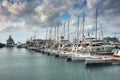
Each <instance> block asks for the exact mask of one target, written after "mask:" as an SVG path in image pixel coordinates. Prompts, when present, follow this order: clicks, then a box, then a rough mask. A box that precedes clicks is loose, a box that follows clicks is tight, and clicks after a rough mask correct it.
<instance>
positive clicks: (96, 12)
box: [95, 8, 98, 40]
mask: <svg viewBox="0 0 120 80" xmlns="http://www.w3.org/2000/svg"><path fill="white" fill-rule="evenodd" d="M97 16H98V9H97V8H96V33H95V37H96V40H97Z"/></svg>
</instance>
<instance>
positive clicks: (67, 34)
mask: <svg viewBox="0 0 120 80" xmlns="http://www.w3.org/2000/svg"><path fill="white" fill-rule="evenodd" d="M67 32H68V34H67V39H68V40H69V20H68V31H67Z"/></svg>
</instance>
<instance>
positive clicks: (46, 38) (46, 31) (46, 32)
mask: <svg viewBox="0 0 120 80" xmlns="http://www.w3.org/2000/svg"><path fill="white" fill-rule="evenodd" d="M47 34H48V30H46V40H47Z"/></svg>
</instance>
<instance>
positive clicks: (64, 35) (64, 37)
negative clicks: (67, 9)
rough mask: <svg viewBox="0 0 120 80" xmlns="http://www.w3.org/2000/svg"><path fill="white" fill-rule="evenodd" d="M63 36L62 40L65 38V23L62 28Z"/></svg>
mask: <svg viewBox="0 0 120 80" xmlns="http://www.w3.org/2000/svg"><path fill="white" fill-rule="evenodd" d="M63 33H64V34H63V35H64V38H65V22H64V28H63Z"/></svg>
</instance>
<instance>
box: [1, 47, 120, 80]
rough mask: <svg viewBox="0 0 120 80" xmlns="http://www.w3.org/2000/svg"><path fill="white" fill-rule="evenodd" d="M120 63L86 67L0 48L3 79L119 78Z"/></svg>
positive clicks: (23, 50) (18, 50)
mask: <svg viewBox="0 0 120 80" xmlns="http://www.w3.org/2000/svg"><path fill="white" fill-rule="evenodd" d="M119 74H120V65H116V66H103V67H92V68H86V67H85V65H84V63H83V62H82V63H81V62H66V61H65V59H64V58H55V57H54V56H48V55H45V54H41V53H38V52H34V51H29V50H26V49H22V48H21V49H17V48H2V49H0V80H119V79H120V76H119Z"/></svg>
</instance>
